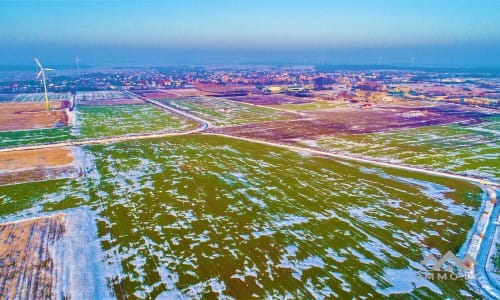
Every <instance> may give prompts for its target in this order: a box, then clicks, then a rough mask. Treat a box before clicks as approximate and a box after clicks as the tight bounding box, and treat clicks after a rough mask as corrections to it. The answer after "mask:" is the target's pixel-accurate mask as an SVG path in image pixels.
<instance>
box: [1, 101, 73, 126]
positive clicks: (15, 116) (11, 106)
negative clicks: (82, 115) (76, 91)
mask: <svg viewBox="0 0 500 300" xmlns="http://www.w3.org/2000/svg"><path fill="white" fill-rule="evenodd" d="M69 105H70V104H69V101H51V102H50V106H51V110H50V111H47V110H46V107H45V103H44V102H15V103H1V104H0V131H9V130H29V129H40V128H53V127H58V126H66V125H68V119H69V118H68V115H67V110H66V108H68V107H69Z"/></svg>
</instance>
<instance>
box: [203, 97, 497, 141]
mask: <svg viewBox="0 0 500 300" xmlns="http://www.w3.org/2000/svg"><path fill="white" fill-rule="evenodd" d="M302 115H303V117H301V118H298V119H294V120H284V121H275V122H265V123H258V124H246V125H240V126H229V127H222V128H214V129H212V130H211V132H217V133H223V134H229V135H235V136H242V137H250V138H257V139H265V140H270V141H278V142H293V141H295V140H297V139H303V138H307V139H312V138H318V137H326V136H332V135H335V134H343V133H350V134H357V133H369V132H380V131H388V130H393V129H398V128H412V127H421V126H429V125H438V124H447V123H452V122H463V123H469V124H470V123H476V122H479V121H480V119H481V117H486V116H488V114H487V113H485V112H482V111H472V110H469V109H467V108H463V107H462V106H457V105H441V106H435V107H424V108H403V107H389V106H388V107H375V108H372V109H361V108H353V107H348V108H338V109H334V110H323V111H321V110H319V111H310V112H306V113H304V114H302Z"/></svg>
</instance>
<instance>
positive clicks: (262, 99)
mask: <svg viewBox="0 0 500 300" xmlns="http://www.w3.org/2000/svg"><path fill="white" fill-rule="evenodd" d="M226 98H227V99H230V100H234V101H240V102H244V103H250V104H258V105H278V104H301V103H309V102H314V101H316V99H314V98H304V97H296V96H288V95H283V94H275V95H252V96H231V97H226Z"/></svg>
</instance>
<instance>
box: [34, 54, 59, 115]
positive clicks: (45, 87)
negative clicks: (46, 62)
mask: <svg viewBox="0 0 500 300" xmlns="http://www.w3.org/2000/svg"><path fill="white" fill-rule="evenodd" d="M35 62H36V64H37V65H38V67H39V68H40V72H38V75H36V79H38V78H40V76H42V82H43V91H44V93H45V105H46V106H47V111H49V110H50V106H49V95H48V94H47V82H46V81H45V71H54V69H49V68H44V67H43V66H42V64H41V63H40V61H39V60H38V58H35Z"/></svg>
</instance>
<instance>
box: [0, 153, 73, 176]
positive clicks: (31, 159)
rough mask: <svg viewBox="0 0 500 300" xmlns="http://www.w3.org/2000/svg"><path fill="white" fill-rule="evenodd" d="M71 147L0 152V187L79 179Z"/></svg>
mask: <svg viewBox="0 0 500 300" xmlns="http://www.w3.org/2000/svg"><path fill="white" fill-rule="evenodd" d="M80 172H81V167H80V166H77V165H75V159H74V157H73V153H72V149H71V148H69V147H59V148H49V149H35V150H23V151H9V152H0V185H6V184H14V183H22V182H30V181H43V180H50V179H56V178H63V177H66V178H68V177H77V176H79V174H80Z"/></svg>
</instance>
